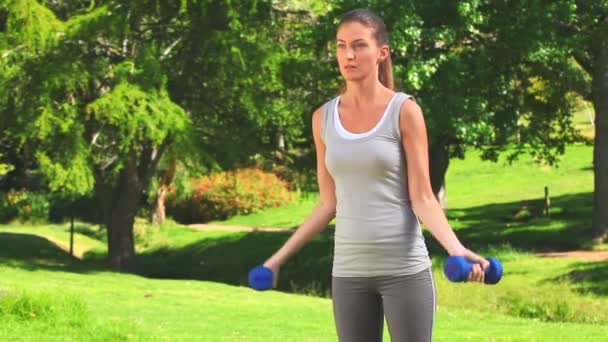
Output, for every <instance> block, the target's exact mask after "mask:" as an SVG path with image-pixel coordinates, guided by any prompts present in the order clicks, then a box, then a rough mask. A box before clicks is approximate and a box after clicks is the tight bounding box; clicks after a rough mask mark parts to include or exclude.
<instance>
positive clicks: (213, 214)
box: [168, 168, 293, 222]
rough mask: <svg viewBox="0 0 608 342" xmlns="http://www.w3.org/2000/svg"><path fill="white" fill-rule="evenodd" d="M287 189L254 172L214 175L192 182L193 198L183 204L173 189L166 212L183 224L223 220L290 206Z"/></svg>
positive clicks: (230, 172)
mask: <svg viewBox="0 0 608 342" xmlns="http://www.w3.org/2000/svg"><path fill="white" fill-rule="evenodd" d="M287 188H288V186H287V183H286V182H285V181H282V180H280V179H279V178H278V177H277V176H275V175H274V174H272V173H266V172H264V171H262V170H260V169H256V168H248V169H237V170H232V171H224V172H215V173H212V174H210V175H207V176H202V177H200V178H197V179H194V180H192V189H193V190H192V196H191V197H190V198H188V199H186V200H184V201H176V200H175V197H177V196H176V195H175V190H174V189H172V191H171V195H170V196H169V200H168V202H169V208H168V212H169V214H170V215H171V214H172V215H174V216H175V218H176V219H178V220H180V221H185V222H206V221H210V220H213V219H226V218H228V217H230V216H233V215H236V214H249V213H254V212H257V211H259V210H261V209H264V208H269V207H278V206H282V205H286V204H289V203H291V201H292V200H293V195H292V194H291V193H290V192H289V191H288V189H287Z"/></svg>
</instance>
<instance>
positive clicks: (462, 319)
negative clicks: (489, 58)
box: [0, 145, 608, 341]
mask: <svg viewBox="0 0 608 342" xmlns="http://www.w3.org/2000/svg"><path fill="white" fill-rule="evenodd" d="M591 158H592V157H591V147H589V146H583V145H577V146H571V147H569V148H568V150H567V154H566V155H565V156H564V159H563V162H562V164H561V166H560V168H558V169H552V168H547V167H543V166H539V165H536V164H532V163H529V162H527V161H525V160H521V161H518V162H516V163H515V164H514V165H512V166H511V167H510V168H506V167H505V166H504V165H502V164H500V163H499V164H493V163H489V162H482V161H480V160H478V157H477V156H476V154H475V153H470V154H469V155H468V156H467V159H466V160H464V161H460V160H455V161H453V162H452V163H451V165H450V170H449V172H448V178H447V184H448V205H449V211H448V216H449V218H450V222H451V223H452V224H453V226H454V228H455V229H456V231H457V234H458V235H459V237H461V239H463V240H464V241H465V242H466V243H467V245H469V246H473V247H474V248H475V249H476V250H477V251H479V252H480V253H482V254H484V255H493V256H497V257H498V258H499V259H501V261H502V262H503V266H504V269H505V276H504V278H503V280H502V281H501V282H500V283H499V284H498V285H496V286H480V285H478V284H462V283H450V282H448V281H447V280H446V279H445V277H444V276H443V275H442V269H441V267H442V265H443V262H444V258H445V252H444V251H443V250H442V249H441V248H440V247H439V246H438V245H437V244H436V243H435V242H434V239H433V238H432V237H430V235H429V234H428V232H425V236H426V237H427V243H428V245H429V249H430V252H431V256H432V257H433V265H434V266H433V272H434V276H435V281H436V286H437V291H438V295H439V298H438V302H439V308H438V313H437V321H436V326H435V340H437V341H467V340H473V341H479V340H483V341H486V340H487V341H554V340H579V341H594V340H602V339H603V338H605V336H606V335H607V334H608V329H607V328H606V326H607V324H608V311H606V310H605V307H606V306H607V305H608V282H606V279H608V265H607V264H606V263H599V262H583V261H577V260H572V259H561V258H539V257H536V256H534V255H533V254H532V253H533V252H535V251H540V250H548V249H551V250H560V249H570V248H588V247H589V245H588V240H589V234H588V226H589V225H590V220H589V219H588V218H589V216H590V204H591V195H592V194H591V189H592V183H591V181H592V173H591V170H590V161H591ZM544 186H549V189H550V194H551V202H552V211H551V218H550V219H549V218H547V217H544V216H543V215H542V204H541V203H540V202H541V200H542V197H543V195H544V194H543V191H544V190H543V189H544ZM315 201H316V195H311V196H309V197H308V198H304V199H302V200H301V201H300V202H298V203H295V204H293V205H291V206H289V207H284V208H275V209H271V210H267V211H264V212H262V213H258V214H254V215H250V216H241V217H235V218H233V219H232V220H230V221H229V223H230V224H240V225H253V226H277V227H294V226H297V225H298V224H299V223H300V222H301V221H302V220H303V218H304V217H305V216H306V215H308V213H309V212H310V209H311V208H312V206H314V204H315ZM68 230H69V227H68V226H67V225H43V226H29V225H18V224H13V225H5V226H0V321H2V322H3V324H1V325H0V336H6V337H8V338H9V339H10V340H18V341H19V340H23V341H28V340H38V339H40V337H41V336H44V337H45V338H47V339H49V340H66V339H71V338H73V339H75V340H83V341H84V340H86V341H88V340H142V341H143V340H146V341H149V340H160V341H162V340H171V341H176V340H177V341H180V340H183V341H186V340H200V341H279V340H280V341H335V330H334V325H333V318H332V316H331V312H332V311H331V301H330V299H329V296H330V295H331V293H330V292H331V291H330V283H329V280H330V274H331V260H332V249H333V237H332V235H331V234H325V235H320V236H318V237H316V238H315V239H314V240H313V241H312V242H311V243H309V244H308V245H307V246H306V247H305V248H304V249H303V250H302V251H301V252H300V253H298V254H297V255H295V256H294V257H292V258H291V259H290V260H289V262H288V263H287V264H286V265H284V267H283V269H282V270H281V273H280V281H279V289H278V291H270V292H255V291H253V290H250V289H248V288H247V287H246V284H247V278H246V277H247V271H248V270H249V269H250V268H251V267H252V266H254V265H256V264H259V263H260V262H262V261H263V260H264V259H265V258H266V257H268V256H269V255H270V254H271V253H272V252H273V251H275V250H276V249H277V248H278V247H279V246H280V245H281V244H282V243H283V242H284V241H285V240H286V239H287V237H288V234H285V233H267V232H254V233H247V232H238V233H233V232H200V231H194V230H189V229H184V228H183V227H181V226H179V225H177V224H175V223H172V222H168V223H167V224H165V225H163V226H161V227H150V226H148V225H146V224H145V223H142V222H141V221H139V222H138V223H137V225H136V227H135V233H136V241H137V250H138V263H139V266H140V267H139V273H138V274H137V275H129V274H119V273H114V272H110V271H109V270H107V269H106V268H105V266H104V264H103V263H102V260H103V258H104V257H105V234H104V231H103V230H102V229H101V228H100V227H98V226H93V225H86V224H79V225H78V229H77V231H78V233H77V235H76V243H77V246H78V247H77V248H80V249H81V251H83V255H84V257H85V260H83V261H81V260H78V259H74V258H71V257H69V256H68V255H67V254H66V252H65V251H64V250H62V249H60V248H58V247H57V246H56V245H55V244H54V243H52V241H69V240H68V237H69V235H68V234H67V232H68ZM49 239H50V240H49ZM32 312H34V313H35V315H34V316H32V315H31V313H32ZM41 312H48V314H40V313H41Z"/></svg>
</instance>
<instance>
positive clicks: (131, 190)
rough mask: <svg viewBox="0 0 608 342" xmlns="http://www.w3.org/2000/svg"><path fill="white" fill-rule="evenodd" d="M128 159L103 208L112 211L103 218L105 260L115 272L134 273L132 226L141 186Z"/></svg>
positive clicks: (133, 165)
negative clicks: (106, 242) (105, 245)
mask: <svg viewBox="0 0 608 342" xmlns="http://www.w3.org/2000/svg"><path fill="white" fill-rule="evenodd" d="M133 159H134V158H131V160H129V161H128V162H127V164H126V165H125V167H124V168H123V169H122V170H121V172H120V174H119V178H118V182H117V184H116V187H115V189H114V191H113V193H112V195H113V196H111V197H109V198H106V199H104V200H105V201H110V202H109V203H107V204H106V207H108V208H111V212H110V213H109V215H106V219H107V220H108V221H106V222H105V223H106V227H107V233H108V258H109V262H110V267H112V268H113V269H115V270H117V271H126V272H133V271H135V266H136V265H135V244H134V242H133V224H134V223H135V215H136V213H137V208H138V205H139V201H140V198H141V192H142V186H141V182H140V179H139V176H138V174H137V168H136V167H135V161H134V160H133Z"/></svg>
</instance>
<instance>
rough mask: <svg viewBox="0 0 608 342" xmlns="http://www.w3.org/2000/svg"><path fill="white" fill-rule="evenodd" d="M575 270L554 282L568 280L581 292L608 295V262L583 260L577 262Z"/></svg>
mask: <svg viewBox="0 0 608 342" xmlns="http://www.w3.org/2000/svg"><path fill="white" fill-rule="evenodd" d="M575 268H576V269H575V270H574V271H570V272H568V273H566V274H563V275H560V276H559V277H556V278H555V279H551V280H552V281H554V282H563V281H567V282H570V283H573V284H574V288H575V289H576V291H578V292H580V293H593V294H596V295H600V296H608V263H607V262H581V263H577V264H576V266H575Z"/></svg>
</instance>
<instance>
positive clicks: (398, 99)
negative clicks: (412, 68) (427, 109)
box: [387, 92, 416, 141]
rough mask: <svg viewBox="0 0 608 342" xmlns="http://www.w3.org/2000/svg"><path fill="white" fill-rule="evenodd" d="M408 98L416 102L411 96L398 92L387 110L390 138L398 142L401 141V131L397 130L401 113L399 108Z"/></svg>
mask: <svg viewBox="0 0 608 342" xmlns="http://www.w3.org/2000/svg"><path fill="white" fill-rule="evenodd" d="M410 98H411V99H413V100H414V101H416V99H415V98H414V97H413V96H412V95H409V94H406V93H402V92H398V93H397V94H396V95H395V99H394V100H393V102H392V103H391V105H390V108H388V113H387V114H388V115H389V117H388V118H389V119H390V123H391V124H390V125H389V129H390V130H391V134H392V136H393V137H394V138H395V139H397V140H399V141H401V130H400V129H399V113H400V112H401V106H402V105H403V103H404V102H405V101H407V100H408V99H410Z"/></svg>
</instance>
